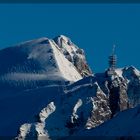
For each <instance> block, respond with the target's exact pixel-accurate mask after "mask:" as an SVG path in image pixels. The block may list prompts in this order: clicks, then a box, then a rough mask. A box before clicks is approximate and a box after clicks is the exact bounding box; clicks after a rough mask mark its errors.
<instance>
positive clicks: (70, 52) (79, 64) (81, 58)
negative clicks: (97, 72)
mask: <svg viewBox="0 0 140 140" xmlns="http://www.w3.org/2000/svg"><path fill="white" fill-rule="evenodd" d="M54 41H55V43H56V44H57V45H58V46H59V48H60V50H61V52H62V53H63V54H64V55H65V57H66V58H67V59H68V60H69V61H70V62H72V63H73V64H74V66H75V67H76V68H77V70H78V72H79V73H80V74H81V75H82V76H83V77H87V76H89V75H92V71H91V69H90V67H89V65H88V64H87V61H86V58H85V53H84V50H83V49H80V48H78V47H77V46H76V45H75V44H74V43H73V42H72V41H71V40H70V38H68V37H66V36H64V35H60V36H58V37H56V38H54Z"/></svg>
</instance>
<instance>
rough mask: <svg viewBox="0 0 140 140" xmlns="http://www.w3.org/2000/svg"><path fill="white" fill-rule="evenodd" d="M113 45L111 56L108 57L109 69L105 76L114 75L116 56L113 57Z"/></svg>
mask: <svg viewBox="0 0 140 140" xmlns="http://www.w3.org/2000/svg"><path fill="white" fill-rule="evenodd" d="M115 47H116V46H115V45H113V49H112V54H111V55H110V56H109V61H108V63H109V68H108V70H107V75H108V76H112V75H115V69H116V63H117V56H116V55H115Z"/></svg>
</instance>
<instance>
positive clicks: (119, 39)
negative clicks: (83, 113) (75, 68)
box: [0, 4, 140, 72]
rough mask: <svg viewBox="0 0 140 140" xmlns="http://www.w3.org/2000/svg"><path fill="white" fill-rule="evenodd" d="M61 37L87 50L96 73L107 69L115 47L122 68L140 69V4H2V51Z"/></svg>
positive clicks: (0, 41)
mask: <svg viewBox="0 0 140 140" xmlns="http://www.w3.org/2000/svg"><path fill="white" fill-rule="evenodd" d="M59 34H64V35H66V36H68V37H70V38H71V39H72V41H73V42H74V43H75V44H77V45H78V46H79V47H80V48H83V49H84V50H85V52H86V55H87V59H88V63H89V64H90V66H91V68H92V70H93V71H94V72H101V71H104V69H106V67H107V65H108V62H107V59H108V55H109V54H110V53H111V50H112V45H113V44H116V45H117V49H116V53H117V55H118V67H123V66H127V65H134V66H135V67H137V68H139V69H140V61H139V60H140V55H139V54H140V4H136V5H135V4H8V5H6V4H5V5H4V4H0V48H4V47H8V46H11V45H14V44H16V43H19V42H21V41H26V40H30V39H34V38H39V37H44V36H46V37H48V38H53V37H55V36H57V35H59Z"/></svg>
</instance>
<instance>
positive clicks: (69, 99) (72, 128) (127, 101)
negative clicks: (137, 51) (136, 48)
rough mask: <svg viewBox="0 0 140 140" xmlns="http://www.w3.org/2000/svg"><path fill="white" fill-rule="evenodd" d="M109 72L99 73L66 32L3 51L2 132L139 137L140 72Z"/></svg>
mask: <svg viewBox="0 0 140 140" xmlns="http://www.w3.org/2000/svg"><path fill="white" fill-rule="evenodd" d="M107 73H108V69H107V70H106V71H104V72H103V73H96V74H93V72H92V71H91V69H90V66H89V65H88V63H87V61H86V57H85V53H84V50H83V49H80V48H79V47H78V46H76V45H75V44H74V43H73V42H72V41H71V40H70V39H69V38H68V37H66V36H64V35H60V36H58V37H55V38H54V39H48V38H46V37H43V38H40V39H35V40H31V41H27V42H23V43H20V44H18V45H15V46H12V47H9V48H6V49H3V50H0V136H11V137H12V138H13V139H28V138H29V139H30V138H34V139H40V138H45V139H52V140H53V139H61V138H63V139H73V138H74V137H77V138H80V139H82V138H83V139H84V136H85V137H87V136H88V137H91V138H92V139H93V138H94V139H96V138H97V139H98V138H99V136H106V138H111V139H113V140H118V139H121V138H123V139H124V140H125V139H127V138H129V137H130V136H131V138H133V139H137V138H138V136H140V125H139V121H140V107H139V104H140V71H139V70H137V69H136V68H135V67H133V66H128V67H124V68H116V69H115V73H114V74H113V75H108V74H107ZM96 136H97V137H96ZM112 136H113V137H112Z"/></svg>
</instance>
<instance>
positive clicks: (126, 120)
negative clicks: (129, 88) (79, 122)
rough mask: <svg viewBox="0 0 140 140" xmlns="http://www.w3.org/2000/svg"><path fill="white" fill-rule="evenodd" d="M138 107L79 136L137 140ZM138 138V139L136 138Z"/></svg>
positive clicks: (139, 114)
mask: <svg viewBox="0 0 140 140" xmlns="http://www.w3.org/2000/svg"><path fill="white" fill-rule="evenodd" d="M139 122H140V105H139V106H137V107H135V108H133V109H129V110H126V111H123V112H121V113H119V114H118V115H117V116H116V117H114V118H113V119H111V120H109V121H107V122H105V123H104V124H102V125H100V126H98V127H96V128H95V129H91V130H83V131H81V132H80V133H79V134H78V135H80V136H108V137H109V136H113V137H111V138H112V140H117V139H119V137H120V138H122V139H124V140H127V139H128V136H130V137H131V139H134V140H136V139H137V140H139V137H140V125H139ZM138 136H139V137H138Z"/></svg>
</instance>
